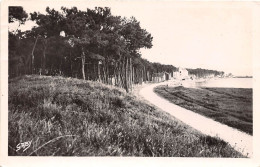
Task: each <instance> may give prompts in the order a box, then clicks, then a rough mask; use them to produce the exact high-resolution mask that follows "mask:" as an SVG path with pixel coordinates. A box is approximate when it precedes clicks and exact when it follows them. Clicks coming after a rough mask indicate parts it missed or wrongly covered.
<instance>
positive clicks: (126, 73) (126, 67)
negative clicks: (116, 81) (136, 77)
mask: <svg viewBox="0 0 260 167" xmlns="http://www.w3.org/2000/svg"><path fill="white" fill-rule="evenodd" d="M125 90H126V92H127V93H128V92H129V87H128V58H127V57H126V60H125Z"/></svg>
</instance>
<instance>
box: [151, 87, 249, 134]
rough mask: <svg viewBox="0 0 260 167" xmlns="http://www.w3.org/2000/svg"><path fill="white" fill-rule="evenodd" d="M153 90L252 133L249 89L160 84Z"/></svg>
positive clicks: (198, 111) (219, 120) (178, 103)
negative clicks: (196, 87)
mask: <svg viewBox="0 0 260 167" xmlns="http://www.w3.org/2000/svg"><path fill="white" fill-rule="evenodd" d="M155 92H156V93H158V94H159V95H161V96H163V97H164V98H166V99H168V100H170V101H171V102H173V103H174V104H177V105H179V106H181V107H184V108H186V109H189V110H192V111H195V112H197V113H199V114H202V115H205V116H207V117H209V118H212V119H214V120H216V121H218V122H221V123H224V124H226V125H228V126H231V127H234V128H237V129H240V130H241V131H244V132H246V133H249V134H251V135H252V133H253V112H252V111H253V110H252V107H253V104H252V97H253V95H252V89H245V88H206V87H202V88H200V89H195V88H185V87H169V88H167V87H166V86H160V87H156V88H155Z"/></svg>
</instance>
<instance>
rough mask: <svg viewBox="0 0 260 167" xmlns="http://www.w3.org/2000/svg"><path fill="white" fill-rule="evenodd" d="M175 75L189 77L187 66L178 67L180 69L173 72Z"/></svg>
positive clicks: (178, 77)
mask: <svg viewBox="0 0 260 167" xmlns="http://www.w3.org/2000/svg"><path fill="white" fill-rule="evenodd" d="M173 77H174V78H175V79H179V80H181V79H188V78H189V72H188V71H187V70H186V69H185V68H178V71H176V72H174V73H173Z"/></svg>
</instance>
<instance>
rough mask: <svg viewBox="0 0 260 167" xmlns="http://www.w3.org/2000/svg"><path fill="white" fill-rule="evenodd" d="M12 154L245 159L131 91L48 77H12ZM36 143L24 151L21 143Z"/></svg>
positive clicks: (222, 142)
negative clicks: (18, 148) (17, 148)
mask: <svg viewBox="0 0 260 167" xmlns="http://www.w3.org/2000/svg"><path fill="white" fill-rule="evenodd" d="M8 93H9V95H8V103H9V106H8V107H9V111H8V154H9V156H29V155H30V156H175V157H243V156H242V155H241V154H240V153H238V152H237V151H235V150H234V149H233V148H231V147H230V145H229V144H227V143H225V142H224V141H222V140H220V139H217V138H213V137H210V136H205V135H202V134H201V133H199V132H198V131H195V130H194V129H192V128H190V127H188V126H187V125H185V124H183V123H182V122H180V121H178V120H175V119H173V118H172V117H171V116H170V115H168V114H166V113H164V112H162V111H160V110H158V109H156V108H154V107H153V106H150V105H148V104H146V103H144V102H141V101H138V100H136V99H137V98H136V97H135V96H133V95H129V94H126V93H125V91H123V90H121V89H118V88H115V87H112V86H107V85H104V84H101V83H98V82H91V81H83V80H79V79H71V78H63V77H47V76H23V77H19V78H14V79H10V80H9V90H8ZM26 141H32V144H31V146H30V147H29V148H28V149H27V150H26V151H24V152H23V150H19V151H16V146H17V145H18V144H19V143H21V142H26Z"/></svg>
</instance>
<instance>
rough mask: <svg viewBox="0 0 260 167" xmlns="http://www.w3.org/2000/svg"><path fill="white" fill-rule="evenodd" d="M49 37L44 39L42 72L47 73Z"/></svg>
mask: <svg viewBox="0 0 260 167" xmlns="http://www.w3.org/2000/svg"><path fill="white" fill-rule="evenodd" d="M46 49H47V39H45V40H44V48H43V62H42V73H43V75H45V66H46Z"/></svg>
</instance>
